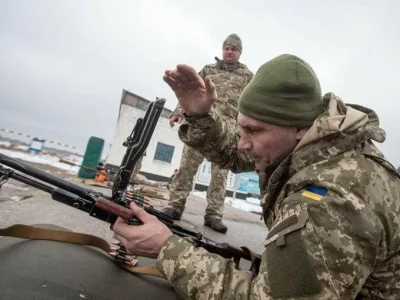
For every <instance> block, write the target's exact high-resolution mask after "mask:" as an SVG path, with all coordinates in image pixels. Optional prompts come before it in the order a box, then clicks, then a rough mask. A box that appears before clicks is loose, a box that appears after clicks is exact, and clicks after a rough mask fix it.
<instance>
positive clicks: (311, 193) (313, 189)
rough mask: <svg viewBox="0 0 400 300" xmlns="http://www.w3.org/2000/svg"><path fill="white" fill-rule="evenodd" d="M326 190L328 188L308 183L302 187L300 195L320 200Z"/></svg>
mask: <svg viewBox="0 0 400 300" xmlns="http://www.w3.org/2000/svg"><path fill="white" fill-rule="evenodd" d="M327 192H328V190H327V189H326V188H324V187H321V186H315V185H309V186H307V187H306V188H305V189H304V191H303V192H302V193H301V195H302V196H304V197H306V198H309V199H312V200H315V201H320V200H321V199H322V198H323V197H324V196H325V195H326V193H327Z"/></svg>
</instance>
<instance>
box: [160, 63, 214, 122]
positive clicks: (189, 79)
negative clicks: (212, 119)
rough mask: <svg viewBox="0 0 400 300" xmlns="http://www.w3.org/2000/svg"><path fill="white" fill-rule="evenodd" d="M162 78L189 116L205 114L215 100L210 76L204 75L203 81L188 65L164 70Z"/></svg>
mask: <svg viewBox="0 0 400 300" xmlns="http://www.w3.org/2000/svg"><path fill="white" fill-rule="evenodd" d="M163 79H164V81H165V82H166V83H167V84H168V85H169V86H170V87H171V89H172V90H173V91H174V93H175V95H176V97H177V98H178V101H179V103H180V104H181V106H182V109H183V111H184V112H185V113H186V115H188V116H190V117H196V116H204V115H207V114H208V113H209V112H210V111H211V108H212V105H213V104H214V102H215V101H216V100H217V94H216V92H215V85H214V84H213V83H212V81H211V78H209V77H206V80H205V81H204V80H203V79H202V78H201V77H200V76H199V74H197V72H196V71H195V69H193V68H192V67H190V66H188V65H178V66H177V67H176V69H175V70H167V71H165V74H164V76H163ZM170 123H171V119H170Z"/></svg>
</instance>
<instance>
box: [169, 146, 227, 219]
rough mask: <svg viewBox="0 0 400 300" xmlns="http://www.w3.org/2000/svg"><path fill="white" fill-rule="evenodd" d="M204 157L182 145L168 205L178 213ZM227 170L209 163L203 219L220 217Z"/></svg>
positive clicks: (182, 208) (182, 206) (222, 209)
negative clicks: (209, 174) (209, 172)
mask: <svg viewBox="0 0 400 300" xmlns="http://www.w3.org/2000/svg"><path fill="white" fill-rule="evenodd" d="M203 160H204V157H203V156H202V155H201V154H200V153H199V152H198V151H196V150H195V149H193V148H190V147H188V146H186V145H184V147H183V153H182V159H181V163H180V166H179V171H178V173H177V174H176V176H175V178H174V179H173V180H172V182H171V187H170V193H169V203H168V206H169V207H170V208H172V209H174V210H175V211H177V212H179V213H183V211H184V210H185V204H186V200H187V197H188V196H189V194H190V192H191V190H192V187H193V177H194V176H195V175H196V173H197V169H198V168H199V166H200V164H201V163H202V162H203ZM228 172H229V171H228V170H226V169H220V168H219V166H218V165H216V164H211V182H210V185H209V187H208V190H207V208H206V214H205V216H204V219H205V220H210V219H222V216H223V211H224V201H225V195H226V181H227V176H228Z"/></svg>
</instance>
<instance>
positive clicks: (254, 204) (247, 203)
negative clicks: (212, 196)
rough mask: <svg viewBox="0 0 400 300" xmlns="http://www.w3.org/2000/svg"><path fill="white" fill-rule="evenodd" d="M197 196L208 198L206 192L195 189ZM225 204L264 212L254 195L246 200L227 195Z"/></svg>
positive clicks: (245, 209)
mask: <svg viewBox="0 0 400 300" xmlns="http://www.w3.org/2000/svg"><path fill="white" fill-rule="evenodd" d="M192 194H193V195H195V196H198V197H201V198H204V199H206V192H205V191H203V192H199V191H194V192H193V193H192ZM225 204H228V205H229V206H232V207H234V208H237V209H240V210H244V211H249V212H259V213H261V212H262V208H261V206H260V200H259V199H256V198H252V197H248V198H246V200H243V199H233V198H232V197H226V198H225Z"/></svg>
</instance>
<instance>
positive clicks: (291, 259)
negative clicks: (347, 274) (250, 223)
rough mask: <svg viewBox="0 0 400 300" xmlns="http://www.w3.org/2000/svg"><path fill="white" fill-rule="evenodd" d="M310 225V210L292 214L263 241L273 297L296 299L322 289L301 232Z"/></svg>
mask: <svg viewBox="0 0 400 300" xmlns="http://www.w3.org/2000/svg"><path fill="white" fill-rule="evenodd" d="M307 222H309V215H308V212H307V209H303V210H301V211H300V212H299V213H298V214H296V215H291V216H289V217H288V218H286V219H284V220H283V221H281V222H280V223H278V224H277V225H276V226H275V227H273V228H272V230H271V231H270V232H269V234H268V236H267V239H266V240H265V242H264V246H265V247H266V254H267V255H266V256H267V272H268V278H269V283H270V288H271V295H272V296H273V297H275V298H296V297H304V296H307V295H312V294H315V293H318V292H320V291H321V290H322V287H321V284H320V282H319V280H318V278H317V275H316V272H315V270H314V268H313V266H312V263H311V260H310V257H309V254H308V251H307V249H306V247H305V244H304V241H303V235H302V229H303V228H305V227H306V225H307Z"/></svg>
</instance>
